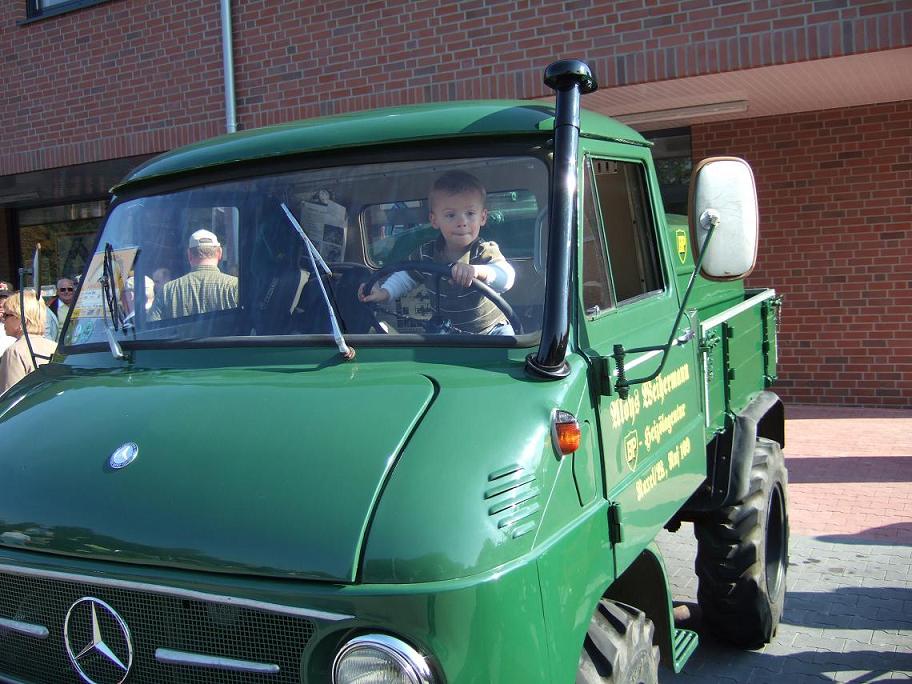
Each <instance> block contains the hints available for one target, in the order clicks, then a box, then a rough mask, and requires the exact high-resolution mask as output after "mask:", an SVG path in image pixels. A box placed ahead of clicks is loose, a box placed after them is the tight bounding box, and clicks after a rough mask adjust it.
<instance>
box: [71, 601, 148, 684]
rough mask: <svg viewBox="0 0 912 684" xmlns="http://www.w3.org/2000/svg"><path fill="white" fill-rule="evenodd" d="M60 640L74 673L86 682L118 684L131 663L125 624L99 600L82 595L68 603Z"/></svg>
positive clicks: (128, 635) (127, 632)
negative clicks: (70, 603)
mask: <svg viewBox="0 0 912 684" xmlns="http://www.w3.org/2000/svg"><path fill="white" fill-rule="evenodd" d="M63 641H64V644H65V645H66V652H67V656H69V658H70V662H71V663H72V664H73V667H74V668H75V670H76V673H77V674H78V675H79V676H80V677H81V678H82V681H84V682H86V683H87V684H121V683H122V682H123V681H124V680H125V679H126V678H127V675H128V674H129V673H130V668H131V667H132V666H133V642H132V641H131V640H130V630H129V628H128V627H127V623H126V622H124V620H123V618H122V617H120V615H118V614H117V612H116V611H115V610H114V609H113V608H111V606H109V605H108V604H107V603H105V602H104V601H102V600H101V599H97V598H92V597H91V596H86V597H84V598H81V599H79V600H78V601H76V603H74V604H73V605H72V606H70V609H69V610H68V611H67V614H66V620H65V621H64V623H63Z"/></svg>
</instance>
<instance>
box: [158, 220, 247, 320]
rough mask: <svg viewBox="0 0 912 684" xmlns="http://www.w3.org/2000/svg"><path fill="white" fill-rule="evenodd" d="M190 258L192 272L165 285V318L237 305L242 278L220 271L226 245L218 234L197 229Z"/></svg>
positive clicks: (162, 308) (163, 311)
mask: <svg viewBox="0 0 912 684" xmlns="http://www.w3.org/2000/svg"><path fill="white" fill-rule="evenodd" d="M187 260H188V261H189V262H190V272H189V273H187V274H186V275H182V276H181V277H180V278H177V279H176V280H172V281H170V282H167V283H165V286H164V288H162V302H161V316H162V318H178V317H181V316H192V315H195V314H202V313H208V312H209V311H223V310H225V309H235V308H237V305H238V279H237V277H236V276H233V275H228V274H227V273H222V272H221V271H220V270H219V267H218V265H219V262H220V261H221V260H222V245H221V243H219V241H218V237H216V235H215V233H213V232H211V231H208V230H205V229H201V230H197V231H195V232H194V233H193V234H192V235H191V236H190V241H189V243H188V244H187Z"/></svg>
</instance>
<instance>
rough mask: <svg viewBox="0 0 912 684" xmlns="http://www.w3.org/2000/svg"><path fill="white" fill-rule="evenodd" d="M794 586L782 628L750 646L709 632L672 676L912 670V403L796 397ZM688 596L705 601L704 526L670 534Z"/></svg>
mask: <svg viewBox="0 0 912 684" xmlns="http://www.w3.org/2000/svg"><path fill="white" fill-rule="evenodd" d="M787 416H788V418H789V419H788V420H787V421H786V449H785V455H786V465H787V466H788V467H789V480H790V481H789V494H790V499H791V500H790V502H789V503H790V518H791V526H792V534H791V542H790V544H789V553H790V558H789V569H788V590H787V593H786V599H785V611H784V614H783V618H782V622H781V624H780V626H779V631H778V634H777V635H776V637H775V639H774V640H773V642H772V643H771V644H768V645H767V646H766V647H764V648H763V649H760V650H757V651H740V650H736V649H733V648H730V647H728V646H725V645H724V644H722V643H720V642H719V641H717V640H715V639H713V637H712V636H711V635H709V634H707V633H706V632H705V630H701V629H700V627H699V624H698V625H697V631H698V632H700V647H699V648H698V649H697V652H696V653H695V654H694V655H693V656H692V657H691V659H690V660H689V661H688V663H687V665H686V666H685V668H684V671H683V672H681V673H680V674H678V675H674V674H672V673H671V672H670V671H667V670H660V680H659V681H660V682H661V684H673V683H675V682H707V683H716V682H718V683H726V684H731V683H732V682H737V683H738V684H755V683H764V682H774V683H775V684H792V683H793V682H794V683H796V684H803V683H805V682H821V681H823V682H859V683H867V682H893V681H895V682H900V681H901V682H908V681H910V680H912V411H899V410H884V411H873V410H863V409H838V408H814V407H789V409H788V413H787ZM658 543H659V546H660V547H661V549H662V552H663V554H664V555H665V557H666V563H667V568H668V573H669V575H670V576H671V585H672V591H673V592H674V596H675V599H676V601H683V602H685V603H690V604H695V602H696V591H697V579H696V575H695V574H694V570H693V559H694V557H695V555H696V541H695V540H694V537H693V528H692V526H690V525H682V527H681V529H680V530H679V531H678V532H677V533H675V534H671V533H668V532H663V533H662V534H661V535H660V536H659V538H658Z"/></svg>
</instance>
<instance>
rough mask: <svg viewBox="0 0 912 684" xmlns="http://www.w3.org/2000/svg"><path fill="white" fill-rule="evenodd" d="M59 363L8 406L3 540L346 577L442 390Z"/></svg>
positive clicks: (152, 559) (296, 372)
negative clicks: (130, 453) (131, 453)
mask: <svg viewBox="0 0 912 684" xmlns="http://www.w3.org/2000/svg"><path fill="white" fill-rule="evenodd" d="M46 368H47V371H45V369H42V372H40V373H36V374H35V377H34V379H33V378H31V377H30V379H29V380H28V381H26V383H23V384H22V385H20V386H18V387H17V388H16V390H13V391H12V392H10V393H8V394H7V395H6V396H4V398H3V400H2V401H0V434H2V435H3V452H2V456H0V545H4V546H12V547H16V548H19V549H31V550H35V551H44V552H49V553H58V554H68V555H72V556H81V557H86V558H92V559H106V560H115V561H120V562H128V563H142V564H156V565H167V566H170V567H179V568H185V569H198V570H207V571H222V572H232V573H257V574H267V575H274V576H286V577H302V578H310V579H319V580H332V581H339V582H348V581H353V580H354V579H355V573H356V568H357V564H358V555H359V552H360V549H361V545H362V544H363V541H364V536H365V534H366V528H367V525H368V521H369V520H370V516H371V513H372V511H373V509H374V507H375V506H376V503H377V498H378V497H379V494H380V491H381V489H382V486H383V483H384V482H385V480H386V477H387V475H388V473H389V471H390V469H391V468H392V467H393V464H394V462H395V459H396V457H397V455H398V454H399V453H400V451H401V449H402V445H403V443H404V441H405V440H407V439H408V436H409V435H410V434H411V432H412V431H413V429H414V427H415V425H416V424H417V422H418V421H419V419H420V418H421V416H422V415H423V414H424V412H425V411H426V410H427V408H428V407H429V405H430V403H431V401H432V399H433V397H434V385H433V383H432V382H431V381H430V380H429V379H428V378H426V377H425V376H423V375H421V374H419V373H418V372H415V373H413V374H403V373H402V372H401V371H400V372H398V373H396V374H391V373H389V372H384V371H383V369H382V368H371V369H365V368H360V369H359V368H358V367H357V366H354V365H340V366H338V367H331V368H326V367H323V368H321V369H320V370H319V372H318V373H317V372H312V371H311V372H308V371H306V370H304V371H302V370H300V369H287V368H282V369H263V368H252V369H207V370H193V371H166V370H147V371H131V372H124V371H120V372H117V371H108V372H99V371H92V372H88V371H79V370H74V369H70V368H67V367H65V366H55V367H51V366H49V367H46ZM52 369H53V370H52ZM138 388H142V389H143V391H137V389H138ZM392 398H395V401H393V400H392ZM131 442H132V443H135V444H136V445H137V446H138V448H139V451H138V455H137V456H136V458H135V460H134V461H133V462H132V463H130V464H129V465H127V466H126V467H123V468H119V469H118V468H113V467H111V464H110V459H111V456H112V454H113V453H114V452H115V450H117V449H118V448H119V447H121V446H122V445H124V444H127V443H131Z"/></svg>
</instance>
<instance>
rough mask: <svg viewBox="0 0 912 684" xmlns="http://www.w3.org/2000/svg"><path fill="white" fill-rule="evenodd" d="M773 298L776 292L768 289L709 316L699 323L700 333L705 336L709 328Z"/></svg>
mask: <svg viewBox="0 0 912 684" xmlns="http://www.w3.org/2000/svg"><path fill="white" fill-rule="evenodd" d="M775 296H776V291H775V290H773V289H769V290H764V291H763V292H761V293H760V294H757V295H754V296H753V297H751V298H750V299H745V300H744V301H743V302H741V303H740V304H735V305H734V306H733V307H731V308H729V309H726V310H725V311H721V312H719V313H717V314H716V315H715V316H711V317H709V318H707V319H706V320H705V321H703V322H702V323H700V332H701V333H703V334H704V335H705V334H706V331H707V330H709V329H710V328H714V327H716V326H717V325H719V324H720V323H724V322H725V321H727V320H728V319H729V318H733V317H735V316H737V315H738V314H739V313H741V312H742V311H747V310H748V309H750V308H751V307H752V306H755V305H757V304H759V303H760V302H764V301H766V300H767V299H772V298H773V297H775Z"/></svg>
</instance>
